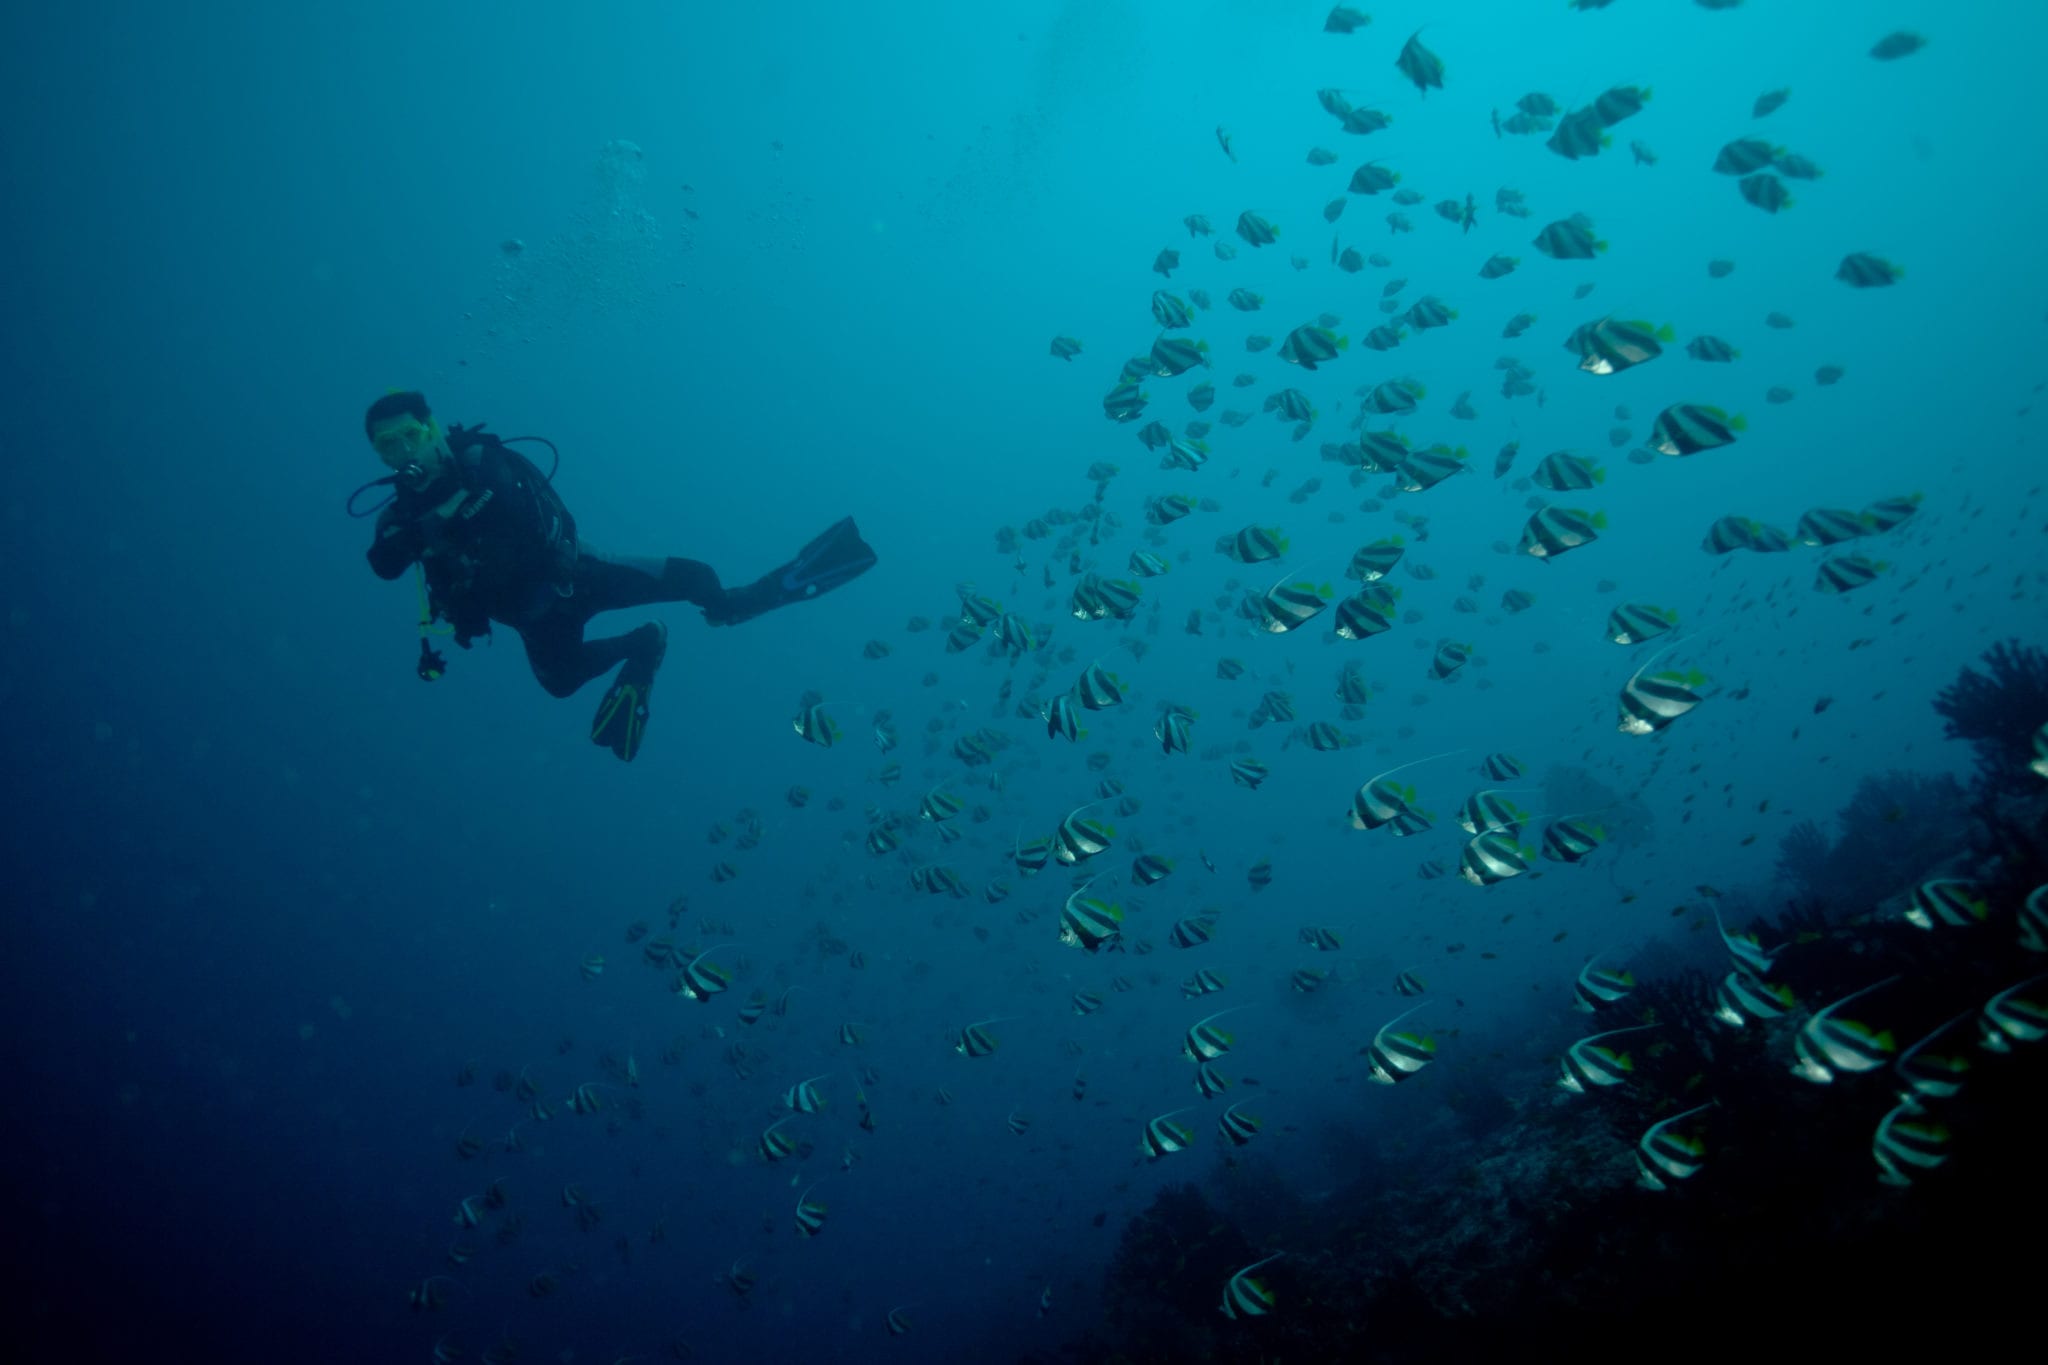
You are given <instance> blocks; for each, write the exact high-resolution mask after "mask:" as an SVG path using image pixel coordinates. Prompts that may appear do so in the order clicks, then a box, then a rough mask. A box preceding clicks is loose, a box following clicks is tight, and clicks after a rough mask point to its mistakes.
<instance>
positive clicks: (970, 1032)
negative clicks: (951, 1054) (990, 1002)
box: [953, 1019, 1002, 1057]
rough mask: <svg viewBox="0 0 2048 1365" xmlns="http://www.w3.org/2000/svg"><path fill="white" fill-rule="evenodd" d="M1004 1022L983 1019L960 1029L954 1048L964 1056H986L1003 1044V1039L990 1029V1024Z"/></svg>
mask: <svg viewBox="0 0 2048 1365" xmlns="http://www.w3.org/2000/svg"><path fill="white" fill-rule="evenodd" d="M1000 1022H1002V1021H1001V1020H999V1019H983V1020H980V1021H978V1022H976V1023H972V1024H969V1025H968V1026H967V1027H965V1028H963V1029H961V1030H960V1036H959V1037H958V1038H957V1039H956V1040H955V1041H954V1043H953V1050H954V1051H955V1052H957V1053H959V1054H960V1055H961V1056H963V1057H986V1056H988V1055H989V1054H990V1053H991V1052H994V1051H995V1050H996V1049H997V1048H998V1047H1000V1046H1002V1040H1001V1039H999V1038H997V1037H996V1036H995V1035H994V1034H992V1033H990V1032H989V1031H988V1027H987V1026H988V1025H990V1024H995V1023H1000Z"/></svg>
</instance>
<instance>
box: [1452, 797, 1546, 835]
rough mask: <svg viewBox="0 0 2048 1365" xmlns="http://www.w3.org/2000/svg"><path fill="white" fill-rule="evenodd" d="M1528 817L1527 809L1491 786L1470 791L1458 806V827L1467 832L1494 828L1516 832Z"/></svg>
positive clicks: (1478, 832)
mask: <svg viewBox="0 0 2048 1365" xmlns="http://www.w3.org/2000/svg"><path fill="white" fill-rule="evenodd" d="M1528 818H1529V813H1528V812H1527V811H1525V810H1523V809H1522V808H1521V807H1520V806H1518V805H1516V804H1515V803H1514V802H1512V801H1510V800H1508V798H1507V796H1506V794H1505V793H1503V792H1501V791H1500V790H1498V789H1497V788H1492V787H1487V788H1483V789H1481V790H1479V791H1476V792H1474V793H1472V795H1470V796H1468V797H1466V798H1465V804H1464V805H1462V806H1460V807H1458V827H1459V828H1460V829H1462V830H1464V831H1465V832H1466V833H1467V834H1488V833H1491V832H1492V831H1494V830H1500V831H1502V832H1504V833H1507V834H1510V835H1512V834H1516V833H1519V832H1520V831H1521V828H1522V824H1523V822H1524V821H1526V820H1527V819H1528Z"/></svg>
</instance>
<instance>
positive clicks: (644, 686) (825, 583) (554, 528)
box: [349, 392, 875, 763]
mask: <svg viewBox="0 0 2048 1365" xmlns="http://www.w3.org/2000/svg"><path fill="white" fill-rule="evenodd" d="M363 434H364V435H365V436H367V437H368V438H369V441H370V446H371V448H372V449H374V450H375V451H376V452H377V456H378V458H379V459H381V460H382V461H383V462H384V463H385V464H386V465H388V466H390V467H391V469H392V471H393V472H392V473H391V474H390V475H388V476H386V477H385V478H382V479H377V480H374V481H373V482H371V483H367V484H364V485H363V487H361V488H358V489H357V490H356V492H355V494H354V495H353V496H352V497H351V498H350V500H349V501H350V507H349V512H350V514H351V515H354V516H367V515H368V514H369V512H370V511H371V510H376V511H377V512H378V516H377V531H376V536H375V538H374V539H373V540H372V541H371V544H370V550H369V560H370V568H371V569H373V570H374V571H375V572H376V574H377V576H378V577H379V578H383V579H395V578H398V577H399V576H401V575H402V574H404V573H405V571H406V570H407V569H408V568H412V567H413V566H414V565H416V564H417V565H418V566H419V568H420V573H421V576H422V581H423V584H424V586H423V588H422V597H421V603H420V657H419V664H418V669H417V672H418V673H419V676H420V678H421V679H422V680H424V681H427V682H432V681H434V680H435V679H437V678H439V677H440V676H441V674H442V672H443V670H444V669H445V668H446V666H447V661H446V660H445V659H444V658H442V656H441V654H440V653H439V652H438V651H436V650H434V649H432V648H431V647H429V645H428V643H427V635H428V633H429V632H430V631H432V630H435V629H436V625H435V623H436V622H446V623H447V625H446V627H445V633H450V634H452V635H453V636H454V637H455V643H456V644H458V645H460V646H461V647H462V648H464V649H468V648H469V646H470V641H472V640H473V639H475V638H476V637H478V636H480V635H481V636H486V637H488V636H489V635H490V633H491V626H492V624H493V623H496V624H498V625H503V626H509V627H511V628H512V629H513V630H515V631H517V632H518V634H519V638H520V639H521V640H522V641H524V642H525V644H526V657H527V661H528V662H529V663H531V664H532V665H533V675H534V677H536V678H538V679H539V680H540V685H541V686H542V687H544V688H546V689H547V690H548V692H549V694H550V695H552V696H556V697H567V696H570V695H572V694H574V693H575V692H576V690H577V689H578V688H580V687H582V686H583V685H584V684H585V683H587V682H589V681H590V680H591V679H593V678H596V677H598V676H600V675H602V674H604V673H606V672H608V671H610V669H611V668H612V667H613V666H614V665H616V664H621V663H622V664H623V665H624V666H623V667H621V668H620V669H619V674H618V677H617V678H616V679H615V680H614V681H613V683H612V685H611V688H610V689H609V690H608V691H607V692H606V693H605V695H604V700H603V701H602V702H600V703H599V704H598V708H597V718H596V719H595V720H594V721H593V722H592V724H591V728H590V738H591V742H592V743H595V744H598V745H601V746H603V747H605V748H607V749H610V750H611V751H612V752H613V753H614V754H617V755H618V756H619V757H620V758H621V759H624V760H625V761H626V762H629V763H630V762H632V760H633V758H634V756H635V755H636V754H638V753H639V752H640V741H641V739H642V737H643V736H644V735H645V733H646V730H647V718H648V706H647V699H648V695H649V694H650V693H651V692H652V691H653V690H654V675H655V672H656V670H658V669H659V668H660V667H661V661H662V657H663V655H665V654H666V653H667V651H668V630H667V628H666V627H665V626H663V625H662V624H661V623H660V622H659V621H649V622H648V623H646V624H645V625H643V626H640V627H639V628H638V629H636V630H631V631H628V632H627V633H626V634H624V635H614V636H609V637H607V638H605V639H601V640H586V639H584V638H583V628H584V627H585V626H586V625H587V624H589V622H590V618H591V617H593V616H596V615H597V614H598V613H599V612H605V611H615V610H618V609H619V608H622V607H640V606H647V605H649V604H651V603H655V602H689V603H692V604H693V605H695V606H698V607H701V608H703V611H704V619H705V620H706V621H708V622H709V623H710V624H712V625H714V626H731V625H738V624H739V623H740V622H742V621H747V620H751V619H752V618H754V617H756V616H759V615H760V614H761V613H762V612H765V611H773V610H774V609H775V608H777V607H781V606H786V605H787V604H789V603H791V602H802V601H807V600H808V599H810V598H813V597H816V596H818V595H819V594H820V593H824V592H830V591H831V590H832V589H833V588H836V587H838V586H839V585H840V584H842V583H845V582H847V581H849V580H851V579H853V578H857V577H859V576H860V575H861V574H863V573H866V572H867V571H868V570H869V569H871V568H873V567H874V564H875V552H874V551H873V550H872V549H870V548H868V545H867V542H865V541H863V540H862V539H861V537H860V530H859V528H857V527H856V526H855V525H854V524H853V518H852V517H847V518H845V519H843V520H841V521H839V522H837V523H836V524H834V525H833V526H832V527H831V528H830V529H828V530H826V531H825V532H824V533H823V534H822V535H820V536H819V537H818V538H817V539H815V540H813V541H812V542H811V543H810V544H808V545H806V546H804V548H803V549H802V550H800V551H798V552H797V556H796V558H795V559H792V560H791V561H790V562H789V563H787V564H784V565H782V566H781V567H780V568H777V569H772V570H770V571H769V572H768V573H766V574H763V575H762V576H761V577H760V578H758V579H756V580H754V581H753V582H752V583H749V584H747V585H746V586H744V587H737V588H727V587H724V586H722V585H721V584H720V583H719V581H718V574H717V571H716V570H714V569H713V568H712V567H711V566H710V565H708V564H701V563H699V562H698V561H696V560H694V559H676V558H664V559H652V558H644V559H643V558H628V557H624V556H619V555H607V554H601V553H599V552H598V551H597V550H595V549H593V548H591V547H590V546H589V545H586V544H584V543H582V542H581V541H580V540H579V539H578V538H577V535H576V519H575V518H574V517H573V516H571V515H570V514H569V509H568V508H567V507H566V506H564V505H563V503H562V499H561V497H560V495H558V494H557V493H556V492H555V488H554V483H553V478H554V473H553V470H550V471H549V472H548V473H546V474H543V473H541V471H540V469H539V468H538V467H537V466H536V465H535V464H534V463H533V462H532V461H530V460H528V459H527V458H526V457H525V456H524V455H521V454H520V453H519V452H518V451H516V450H513V449H512V448H511V446H510V444H508V443H507V441H506V440H504V439H501V438H500V437H498V436H495V435H493V434H491V433H490V432H487V431H485V430H484V429H483V424H482V423H478V424H477V425H476V426H474V427H462V426H455V427H451V428H448V429H447V430H445V431H444V430H443V429H442V427H441V424H440V423H439V422H438V421H436V420H435V419H434V415H433V413H432V411H431V410H430V409H429V408H428V407H427V400H426V398H425V396H424V395H422V394H419V393H415V392H395V393H388V394H386V395H385V396H384V397H382V398H379V399H378V400H377V401H376V402H374V403H372V404H370V408H369V411H368V412H366V413H365V414H364V415H363ZM511 440H513V441H520V440H538V441H541V442H542V443H543V444H546V445H547V446H548V447H549V449H551V450H552V449H553V448H554V447H553V443H552V442H549V441H547V440H546V438H545V437H516V436H515V437H512V438H511ZM556 462H557V464H558V465H559V463H560V452H556ZM387 484H388V485H390V487H391V489H392V495H391V497H390V498H389V499H387V500H386V501H385V502H383V503H381V504H379V505H378V507H377V508H375V509H365V510H364V511H362V512H357V511H356V510H355V507H354V502H355V498H356V497H360V496H361V495H362V494H363V493H364V492H365V491H367V490H368V489H371V488H376V487H380V486H383V485H387Z"/></svg>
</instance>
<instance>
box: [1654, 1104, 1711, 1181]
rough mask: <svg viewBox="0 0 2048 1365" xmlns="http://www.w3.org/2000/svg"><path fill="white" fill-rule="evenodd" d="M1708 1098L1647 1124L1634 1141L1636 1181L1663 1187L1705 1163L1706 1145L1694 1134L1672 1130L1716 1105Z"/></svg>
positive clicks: (1697, 1169) (1690, 1173) (1687, 1175)
mask: <svg viewBox="0 0 2048 1365" xmlns="http://www.w3.org/2000/svg"><path fill="white" fill-rule="evenodd" d="M1719 1103H1720V1101H1718V1100H1708V1101H1707V1102H1706V1103H1705V1104H1699V1105H1694V1106H1693V1107H1692V1108H1690V1109H1687V1110H1684V1111H1683V1112H1680V1113H1677V1114H1673V1115H1672V1116H1671V1117H1670V1118H1668V1119H1664V1120H1662V1121H1660V1122H1658V1123H1653V1124H1651V1125H1650V1127H1649V1130H1648V1131H1647V1132H1645V1133H1644V1134H1643V1136H1642V1138H1641V1140H1639V1141H1638V1142H1637V1143H1636V1172H1637V1183H1639V1184H1640V1185H1642V1187H1643V1188H1644V1189H1647V1190H1665V1189H1669V1188H1670V1183H1669V1182H1674V1181H1679V1180H1689V1179H1691V1178H1692V1177H1693V1176H1695V1175H1698V1174H1699V1171H1700V1168H1701V1167H1702V1166H1704V1165H1706V1156H1707V1146H1706V1143H1704V1142H1702V1141H1701V1140H1700V1139H1699V1138H1697V1137H1685V1136H1682V1135H1680V1134H1677V1133H1674V1132H1672V1131H1671V1130H1672V1129H1673V1128H1675V1127H1676V1126H1677V1125H1678V1124H1680V1123H1683V1122H1684V1121H1685V1120H1687V1119H1689V1118H1691V1117H1692V1116H1693V1115H1694V1114H1699V1113H1704V1112H1705V1111H1706V1110H1708V1109H1711V1108H1713V1107H1714V1106H1715V1105H1717V1104H1719Z"/></svg>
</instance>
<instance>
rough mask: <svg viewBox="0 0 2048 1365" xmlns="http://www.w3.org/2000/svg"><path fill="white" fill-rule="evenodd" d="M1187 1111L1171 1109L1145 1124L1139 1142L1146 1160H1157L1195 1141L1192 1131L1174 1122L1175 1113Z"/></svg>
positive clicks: (1185, 1109) (1140, 1149)
mask: <svg viewBox="0 0 2048 1365" xmlns="http://www.w3.org/2000/svg"><path fill="white" fill-rule="evenodd" d="M1190 1107H1191V1106H1190ZM1185 1113H1187V1108H1180V1109H1169V1110H1168V1111H1167V1112H1165V1113H1164V1114H1161V1115H1159V1117H1157V1118H1155V1119H1153V1120H1151V1121H1150V1122H1148V1123H1147V1124H1146V1125H1145V1136H1144V1137H1143V1138H1142V1139H1141V1140H1140V1141H1139V1143H1138V1151H1139V1152H1140V1153H1141V1154H1142V1155H1143V1156H1144V1158H1145V1160H1147V1161H1157V1160H1159V1158H1161V1157H1163V1156H1171V1155H1172V1154H1173V1153H1175V1152H1180V1151H1185V1150H1186V1149H1187V1148H1188V1147H1189V1146H1190V1145H1191V1144H1192V1143H1193V1142H1194V1140H1195V1135H1194V1134H1193V1133H1192V1132H1189V1131H1188V1130H1187V1129H1186V1128H1185V1127H1183V1126H1181V1125H1180V1124H1178V1123H1175V1122H1173V1116H1174V1115H1175V1114H1185Z"/></svg>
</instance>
